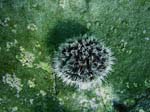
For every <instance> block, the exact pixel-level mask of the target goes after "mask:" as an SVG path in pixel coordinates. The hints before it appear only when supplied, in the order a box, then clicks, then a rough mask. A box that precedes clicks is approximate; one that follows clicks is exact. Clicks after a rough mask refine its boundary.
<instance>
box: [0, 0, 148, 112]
mask: <svg viewBox="0 0 150 112" xmlns="http://www.w3.org/2000/svg"><path fill="white" fill-rule="evenodd" d="M84 33H91V34H94V35H95V36H96V37H97V38H100V39H102V40H103V41H104V43H105V44H106V46H108V47H110V48H111V49H112V51H113V53H114V56H115V57H116V61H115V65H114V67H113V72H112V73H110V74H109V76H108V78H107V79H106V80H107V81H106V82H107V83H105V85H103V86H104V88H103V87H102V88H100V87H99V88H100V89H102V91H104V90H105V89H106V93H107V92H108V94H105V92H104V95H102V97H105V96H107V95H108V96H111V98H113V96H114V98H117V99H120V100H121V101H122V102H125V103H127V104H132V103H134V99H133V98H134V96H135V95H136V94H138V93H141V92H143V91H144V90H145V89H147V88H149V87H150V69H149V66H150V1H149V0H0V112H63V111H65V112H84V111H85V112H86V111H87V112H91V111H93V112H107V111H108V112H109V111H113V109H112V106H111V102H110V101H106V102H105V101H104V100H101V99H99V97H98V98H96V97H97V96H95V93H94V91H78V90H77V89H75V88H73V87H68V86H66V85H65V84H64V83H62V82H61V80H59V79H57V78H56V77H55V76H54V75H53V74H52V68H51V62H52V56H53V52H54V50H57V48H58V46H59V44H60V43H62V42H64V41H65V40H66V39H68V38H72V37H73V36H77V35H80V34H84ZM6 74H10V75H13V74H15V76H16V77H17V78H19V79H21V85H19V87H21V90H20V91H19V93H17V91H16V90H17V89H16V88H15V87H14V88H13V87H11V86H10V85H9V84H8V83H6V84H5V83H4V81H3V77H4V76H6ZM12 79H13V78H12ZM73 96H75V97H76V98H73ZM80 97H88V98H87V99H89V100H88V101H92V100H91V99H92V98H96V100H98V101H96V104H97V103H98V105H99V106H98V108H97V109H96V110H90V109H91V108H93V107H91V108H90V106H88V105H86V106H85V107H84V106H81V104H80V103H79V102H80V101H81V100H82V99H80ZM104 99H105V98H104ZM78 100H79V101H78ZM99 100H100V101H99ZM106 100H107V98H106ZM101 104H102V105H101ZM91 105H92V106H93V105H94V104H91ZM139 110H140V111H139V112H147V111H146V109H145V111H144V109H139Z"/></svg>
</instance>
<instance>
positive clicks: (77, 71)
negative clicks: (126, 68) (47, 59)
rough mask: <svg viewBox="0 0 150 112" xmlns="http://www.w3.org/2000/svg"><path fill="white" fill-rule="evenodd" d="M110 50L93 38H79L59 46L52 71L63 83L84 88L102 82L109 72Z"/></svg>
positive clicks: (110, 64)
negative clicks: (95, 82) (96, 81)
mask: <svg viewBox="0 0 150 112" xmlns="http://www.w3.org/2000/svg"><path fill="white" fill-rule="evenodd" d="M112 64H113V57H112V53H111V51H110V49H108V48H106V47H105V46H104V44H103V43H102V42H100V41H99V40H98V39H96V38H95V37H94V36H88V35H84V36H80V37H77V38H76V39H69V40H68V41H67V42H66V43H63V44H61V45H60V47H59V50H58V51H57V52H56V53H55V55H54V65H53V67H54V71H55V73H56V74H57V76H59V77H60V78H61V79H62V80H63V81H64V82H65V83H67V84H75V85H78V86H85V84H88V83H91V82H93V81H95V80H98V79H100V80H99V81H102V80H104V77H105V76H106V75H107V74H108V72H109V71H111V66H112Z"/></svg>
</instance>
